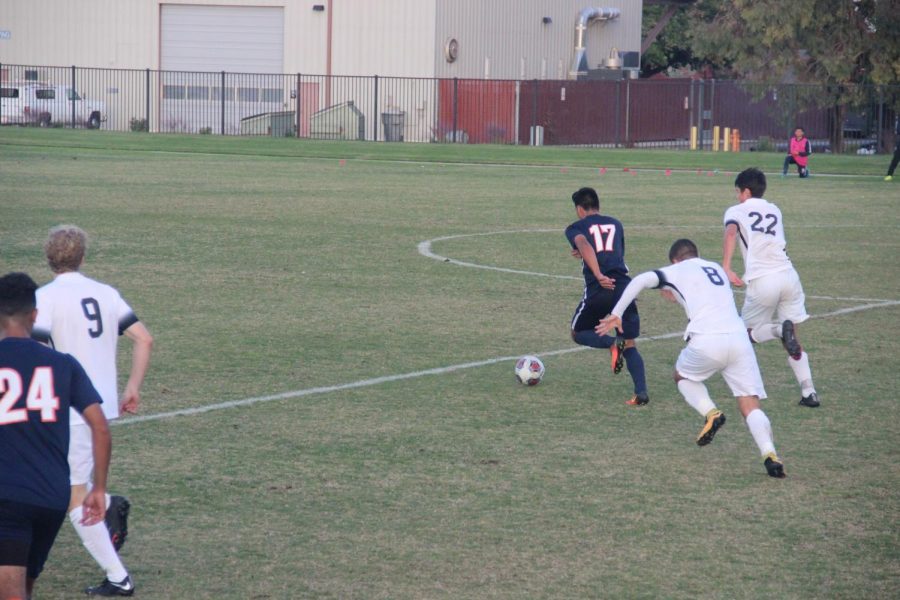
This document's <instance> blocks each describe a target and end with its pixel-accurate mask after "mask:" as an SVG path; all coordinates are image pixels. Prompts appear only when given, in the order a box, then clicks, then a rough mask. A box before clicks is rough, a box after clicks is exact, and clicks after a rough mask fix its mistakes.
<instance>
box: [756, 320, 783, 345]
mask: <svg viewBox="0 0 900 600" xmlns="http://www.w3.org/2000/svg"><path fill="white" fill-rule="evenodd" d="M750 337H751V338H753V341H755V342H757V343H759V344H762V343H763V342H770V341H772V340H780V339H781V325H780V324H778V323H766V324H765V325H760V326H759V327H755V328H753V329H752V330H751V331H750Z"/></svg>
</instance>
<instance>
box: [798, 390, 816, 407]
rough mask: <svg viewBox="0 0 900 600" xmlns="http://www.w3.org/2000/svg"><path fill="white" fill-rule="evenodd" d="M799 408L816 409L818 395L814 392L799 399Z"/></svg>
mask: <svg viewBox="0 0 900 600" xmlns="http://www.w3.org/2000/svg"><path fill="white" fill-rule="evenodd" d="M800 406H808V407H810V408H816V407H817V406H819V395H818V394H817V393H815V392H812V393H811V394H810V395H809V396H803V397H802V398H800Z"/></svg>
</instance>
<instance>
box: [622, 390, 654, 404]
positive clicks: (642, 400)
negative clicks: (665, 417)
mask: <svg viewBox="0 0 900 600" xmlns="http://www.w3.org/2000/svg"><path fill="white" fill-rule="evenodd" d="M649 402H650V396H648V395H647V394H646V393H643V394H635V395H634V396H632V397H631V398H629V399H628V400H626V401H625V404H627V405H628V406H644V405H646V404H647V403H649Z"/></svg>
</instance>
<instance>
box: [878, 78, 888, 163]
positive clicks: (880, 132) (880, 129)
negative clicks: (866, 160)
mask: <svg viewBox="0 0 900 600" xmlns="http://www.w3.org/2000/svg"><path fill="white" fill-rule="evenodd" d="M876 102H878V126H877V133H876V134H875V151H876V152H881V150H882V149H884V150H887V148H885V147H884V145H883V142H884V86H881V85H879V86H878V94H877V100H876Z"/></svg>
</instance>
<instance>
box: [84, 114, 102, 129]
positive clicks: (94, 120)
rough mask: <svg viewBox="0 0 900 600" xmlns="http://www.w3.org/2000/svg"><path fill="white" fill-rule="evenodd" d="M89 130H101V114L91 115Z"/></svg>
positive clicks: (88, 121) (88, 124) (88, 123)
mask: <svg viewBox="0 0 900 600" xmlns="http://www.w3.org/2000/svg"><path fill="white" fill-rule="evenodd" d="M87 128H88V129H100V113H96V112H94V113H91V116H90V117H88V120H87Z"/></svg>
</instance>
